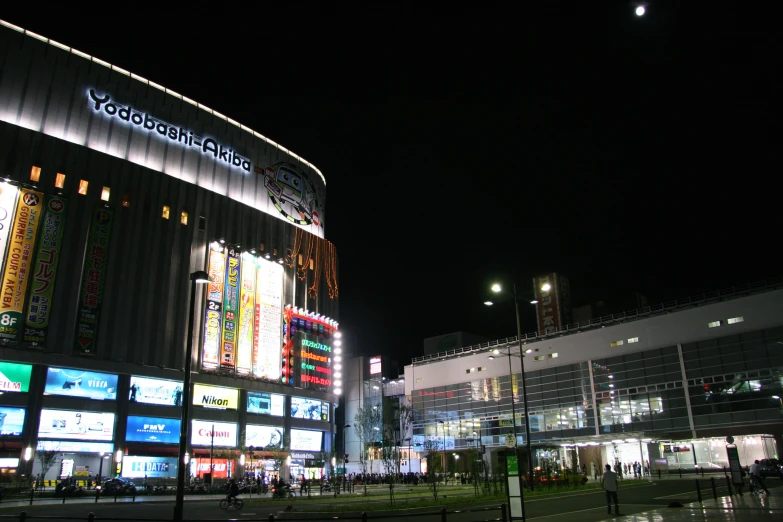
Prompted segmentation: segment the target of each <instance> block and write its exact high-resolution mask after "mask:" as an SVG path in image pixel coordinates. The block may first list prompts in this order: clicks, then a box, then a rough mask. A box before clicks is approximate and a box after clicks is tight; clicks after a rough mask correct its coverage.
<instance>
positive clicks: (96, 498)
mask: <svg viewBox="0 0 783 522" xmlns="http://www.w3.org/2000/svg"><path fill="white" fill-rule="evenodd" d="M100 494H101V490H100V489H96V490H95V503H96V504H97V503H98V496H99V495H100Z"/></svg>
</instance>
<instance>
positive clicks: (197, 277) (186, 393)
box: [174, 270, 214, 522]
mask: <svg viewBox="0 0 783 522" xmlns="http://www.w3.org/2000/svg"><path fill="white" fill-rule="evenodd" d="M208 282H209V274H207V273H206V272H204V271H203V270H199V271H198V272H193V273H192V274H190V310H189V315H188V343H187V346H185V379H184V382H183V386H182V417H181V418H180V425H179V453H178V454H177V496H176V499H175V501H174V520H175V522H182V520H183V519H184V517H183V516H184V507H185V506H184V505H183V504H184V501H185V473H186V471H187V470H186V467H187V463H186V462H185V454H186V452H187V449H188V448H187V445H188V434H189V433H190V403H191V399H190V387H191V376H190V372H191V368H192V366H193V315H194V314H195V312H196V288H197V285H199V284H203V283H208ZM213 431H214V430H213Z"/></svg>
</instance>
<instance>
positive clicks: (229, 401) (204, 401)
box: [193, 384, 239, 410]
mask: <svg viewBox="0 0 783 522" xmlns="http://www.w3.org/2000/svg"><path fill="white" fill-rule="evenodd" d="M238 404H239V391H238V390H236V389H234V388H220V387H218V386H207V385H205V384H194V385H193V405H194V406H203V407H205V408H212V409H217V410H236V409H237V405H238Z"/></svg>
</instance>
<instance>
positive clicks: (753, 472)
mask: <svg viewBox="0 0 783 522" xmlns="http://www.w3.org/2000/svg"><path fill="white" fill-rule="evenodd" d="M754 481H755V483H756V485H758V486H760V487H761V489H763V490H764V493H766V494H767V495H769V490H768V489H767V485H766V484H764V479H763V478H761V465H760V464H759V461H758V460H756V461H755V462H754V463H753V465H752V466H751V467H750V490H751V491H753V489H754V487H753V486H754V484H753V482H754Z"/></svg>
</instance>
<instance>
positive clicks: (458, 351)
mask: <svg viewBox="0 0 783 522" xmlns="http://www.w3.org/2000/svg"><path fill="white" fill-rule="evenodd" d="M780 288H783V277H773V278H770V279H765V280H763V281H757V282H754V283H748V284H745V285H739V286H732V287H731V288H726V289H723V290H716V291H714V292H707V293H704V294H700V295H695V296H691V297H686V298H684V299H676V300H674V301H669V302H666V303H661V304H657V305H652V306H645V307H643V308H637V309H634V310H627V311H625V312H620V313H618V314H610V315H605V316H603V317H598V318H596V319H590V320H589V321H581V322H578V323H573V324H569V325H566V326H562V327H560V328H557V329H552V330H549V331H545V332H541V331H537V332H531V333H527V334H522V335H521V336H520V337H517V336H514V337H506V338H505V339H497V340H495V341H488V342H485V343H479V344H473V345H470V346H463V347H461V348H455V349H453V350H449V351H446V352H439V353H434V354H429V355H424V356H421V357H414V358H413V359H412V360H411V363H412V364H413V365H414V366H415V365H417V364H426V363H428V362H431V361H436V360H439V359H449V358H451V357H453V356H455V355H464V354H471V353H478V352H484V351H487V350H489V349H492V348H499V347H505V346H508V345H510V344H518V343H519V342H520V340H521V341H522V342H523V343H528V342H534V341H540V340H544V339H548V338H550V337H555V336H557V337H561V336H564V335H572V334H576V333H580V332H583V331H585V330H594V329H597V328H602V327H605V326H611V325H614V324H620V323H625V322H628V321H640V320H642V319H647V318H648V317H654V316H658V315H663V314H669V313H672V312H676V311H678V310H684V309H687V308H693V307H696V306H701V305H704V304H710V303H717V302H720V301H726V300H730V299H738V298H740V297H745V296H748V295H753V294H760V293H763V292H769V291H772V290H778V289H780Z"/></svg>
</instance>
